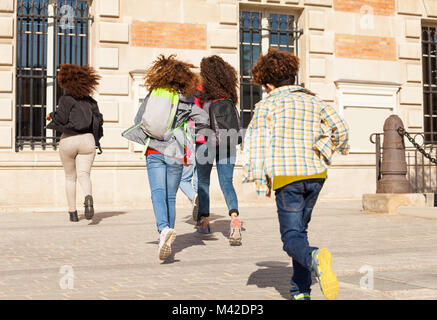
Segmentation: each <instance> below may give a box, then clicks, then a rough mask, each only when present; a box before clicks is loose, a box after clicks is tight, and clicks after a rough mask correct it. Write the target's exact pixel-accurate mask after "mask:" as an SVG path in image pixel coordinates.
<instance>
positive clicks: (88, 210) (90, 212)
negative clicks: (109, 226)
mask: <svg viewBox="0 0 437 320" xmlns="http://www.w3.org/2000/svg"><path fill="white" fill-rule="evenodd" d="M84 206H85V218H86V219H87V220H91V219H92V218H93V216H94V201H93V196H90V195H88V196H86V197H85V203H84Z"/></svg>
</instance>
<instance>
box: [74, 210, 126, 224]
mask: <svg viewBox="0 0 437 320" xmlns="http://www.w3.org/2000/svg"><path fill="white" fill-rule="evenodd" d="M126 213H127V212H125V211H113V212H98V213H95V214H94V217H93V219H92V220H91V223H89V224H88V225H89V226H92V225H96V224H99V223H100V222H101V221H102V220H104V219H108V218H112V217H116V216H120V215H122V214H126ZM82 219H85V215H81V216H80V220H82Z"/></svg>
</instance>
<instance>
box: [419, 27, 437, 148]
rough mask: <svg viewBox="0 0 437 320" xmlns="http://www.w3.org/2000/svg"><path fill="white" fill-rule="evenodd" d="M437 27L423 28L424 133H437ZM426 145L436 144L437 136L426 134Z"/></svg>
mask: <svg viewBox="0 0 437 320" xmlns="http://www.w3.org/2000/svg"><path fill="white" fill-rule="evenodd" d="M436 44H437V40H436V27H431V26H423V27H422V65H423V118H424V119H423V122H424V123H423V124H424V131H425V132H428V133H434V132H435V133H437V63H436V62H437V53H436ZM425 143H426V144H436V143H437V134H436V135H434V134H425Z"/></svg>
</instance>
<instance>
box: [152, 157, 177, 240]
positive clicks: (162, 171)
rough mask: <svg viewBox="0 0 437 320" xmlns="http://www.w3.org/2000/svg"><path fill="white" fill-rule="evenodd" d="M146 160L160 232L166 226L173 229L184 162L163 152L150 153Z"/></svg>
mask: <svg viewBox="0 0 437 320" xmlns="http://www.w3.org/2000/svg"><path fill="white" fill-rule="evenodd" d="M146 162H147V174H148V176H149V184H150V190H151V193H152V203H153V211H154V212H155V217H156V225H157V227H158V232H161V230H162V229H164V228H165V227H169V228H172V229H173V228H174V226H175V219H176V193H177V191H178V189H179V183H180V182H181V176H182V169H183V164H182V162H180V161H178V160H175V159H172V158H169V157H167V156H164V155H162V154H150V155H148V156H147V157H146Z"/></svg>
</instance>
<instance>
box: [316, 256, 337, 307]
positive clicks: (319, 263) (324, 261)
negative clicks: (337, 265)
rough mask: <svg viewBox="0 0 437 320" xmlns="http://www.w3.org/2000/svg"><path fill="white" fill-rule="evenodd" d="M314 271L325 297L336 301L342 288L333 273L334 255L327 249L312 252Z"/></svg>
mask: <svg viewBox="0 0 437 320" xmlns="http://www.w3.org/2000/svg"><path fill="white" fill-rule="evenodd" d="M312 257H313V269H314V272H315V274H316V277H317V280H318V281H319V284H320V288H321V289H322V292H323V295H324V296H325V297H326V299H328V300H336V299H337V297H338V292H339V291H340V286H339V284H338V280H337V277H336V276H335V273H334V271H332V255H331V252H330V251H329V250H328V249H326V248H323V249H318V250H314V251H313V252H312Z"/></svg>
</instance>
